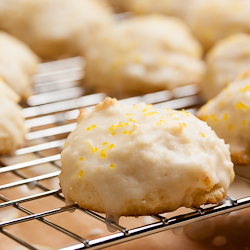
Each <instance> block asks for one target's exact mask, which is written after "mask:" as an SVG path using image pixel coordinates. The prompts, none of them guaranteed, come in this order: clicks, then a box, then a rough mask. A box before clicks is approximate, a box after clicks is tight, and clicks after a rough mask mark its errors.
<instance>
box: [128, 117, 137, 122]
mask: <svg viewBox="0 0 250 250" xmlns="http://www.w3.org/2000/svg"><path fill="white" fill-rule="evenodd" d="M129 120H130V121H131V122H138V121H136V120H133V119H132V118H129Z"/></svg>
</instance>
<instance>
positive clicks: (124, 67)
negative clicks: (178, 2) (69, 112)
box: [85, 14, 205, 95]
mask: <svg viewBox="0 0 250 250" xmlns="http://www.w3.org/2000/svg"><path fill="white" fill-rule="evenodd" d="M201 55H202V49H201V46H200V44H199V43H198V42H197V41H196V39H195V38H194V37H193V36H192V35H191V32H190V30H189V28H188V26H187V25H186V24H185V23H184V22H183V21H182V20H180V19H178V18H174V17H166V16H163V15H160V14H159V15H156V14H154V15H153V14H152V15H147V16H137V17H133V18H128V19H125V20H123V21H120V22H118V23H117V24H116V25H115V26H114V29H113V30H111V31H110V32H109V33H106V34H103V36H102V37H101V38H100V40H98V41H96V42H95V43H93V46H92V47H91V48H90V49H89V50H88V51H87V53H86V68H85V73H86V76H85V77H86V84H88V85H90V86H91V87H99V88H100V87H102V88H104V89H107V90H108V91H110V90H113V91H114V92H115V93H118V94H119V93H124V92H129V93H131V92H132V93H147V92H153V91H158V90H163V89H173V88H176V87H179V86H183V85H187V84H191V83H197V82H199V81H200V80H201V79H202V77H203V74H204V67H205V66H204V63H203V62H202V61H201V60H200V58H201ZM116 95H117V94H116Z"/></svg>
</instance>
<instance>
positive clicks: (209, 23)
mask: <svg viewBox="0 0 250 250" xmlns="http://www.w3.org/2000/svg"><path fill="white" fill-rule="evenodd" d="M249 16H250V2H249V1H245V0H206V1H197V3H196V4H195V5H193V8H192V11H190V12H189V14H188V17H187V18H186V21H187V23H188V25H189V26H190V28H191V30H192V33H193V35H194V36H195V37H196V38H197V39H198V40H199V41H200V43H201V44H202V46H203V48H204V49H205V51H207V50H209V49H210V48H211V47H212V46H213V45H214V44H215V43H216V42H217V41H218V40H220V39H222V38H224V37H227V36H229V35H232V34H236V33H241V32H242V33H250V22H249Z"/></svg>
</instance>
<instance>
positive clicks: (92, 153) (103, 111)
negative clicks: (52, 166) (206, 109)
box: [59, 98, 234, 218]
mask: <svg viewBox="0 0 250 250" xmlns="http://www.w3.org/2000/svg"><path fill="white" fill-rule="evenodd" d="M61 158H62V172H61V174H60V175H59V179H60V185H61V188H62V191H63V194H64V196H65V198H66V201H67V202H68V203H70V202H76V203H77V204H78V205H80V206H82V207H83V208H85V209H90V210H94V211H97V212H101V213H106V214H107V216H108V218H110V217H111V218H117V217H119V216H122V215H125V216H139V215H152V214H158V213H163V212H166V211H173V210H175V209H177V208H178V207H180V206H186V207H191V206H195V207H199V206H200V205H201V204H206V203H216V202H217V201H218V200H219V199H222V198H223V197H225V195H226V192H227V189H228V186H229V184H230V183H231V182H232V181H233V178H234V172H233V164H232V162H231V160H230V153H229V146H228V145H226V144H225V143H224V140H221V139H219V138H218V137H217V136H216V134H215V133H214V131H212V130H211V128H210V127H209V126H207V124H206V123H205V122H203V121H200V120H199V119H197V118H196V117H195V116H193V115H192V114H190V113H187V112H185V111H175V110H170V109H167V110H160V109H155V108H154V107H153V106H152V105H146V104H145V103H141V104H139V105H135V106H133V107H128V106H124V105H122V104H121V103H119V102H118V101H117V100H116V99H110V98H107V99H106V100H105V101H104V102H103V103H100V104H98V105H97V106H96V108H95V109H94V110H93V111H86V110H81V114H80V116H79V118H78V126H77V128H76V129H75V130H74V131H73V132H72V133H71V134H70V135H69V137H68V138H67V141H66V144H65V148H64V150H63V151H62V155H61ZM180 183H181V185H180Z"/></svg>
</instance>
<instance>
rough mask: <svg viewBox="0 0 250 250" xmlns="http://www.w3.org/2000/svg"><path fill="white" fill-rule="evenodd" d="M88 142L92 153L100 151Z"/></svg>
mask: <svg viewBox="0 0 250 250" xmlns="http://www.w3.org/2000/svg"><path fill="white" fill-rule="evenodd" d="M86 142H87V143H88V145H89V148H90V150H91V151H92V153H95V152H96V151H98V148H93V147H92V146H91V144H90V143H89V141H88V140H86Z"/></svg>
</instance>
